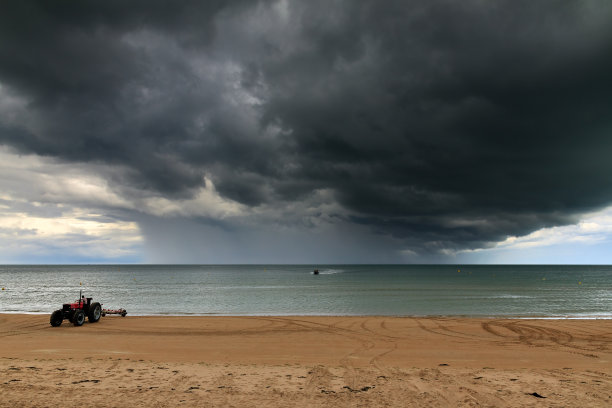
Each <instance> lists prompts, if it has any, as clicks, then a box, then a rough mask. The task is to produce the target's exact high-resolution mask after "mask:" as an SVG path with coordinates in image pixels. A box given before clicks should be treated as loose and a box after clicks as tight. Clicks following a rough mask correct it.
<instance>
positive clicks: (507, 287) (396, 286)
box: [0, 265, 612, 318]
mask: <svg viewBox="0 0 612 408" xmlns="http://www.w3.org/2000/svg"><path fill="white" fill-rule="evenodd" d="M314 267H316V268H318V269H319V271H320V274H319V275H313V274H312V270H313V269H314ZM0 286H1V287H4V288H5V289H4V290H2V291H0V312H2V313H50V312H51V311H53V310H54V309H57V308H58V307H60V306H61V304H62V303H65V302H69V301H72V300H74V299H76V298H77V297H78V294H79V290H83V293H84V294H86V295H87V296H93V297H94V298H95V299H96V300H98V301H100V302H101V303H103V304H104V307H108V308H119V307H123V308H125V309H127V310H128V313H129V314H131V315H159V314H171V315H183V314H198V315H391V316H512V317H582V318H612V266H563V265H548V266H546V265H544V266H542V265H537V266H525V265H518V266H517V265H459V266H457V265H316V266H310V265H308V266H303V265H221V266H215V265H93V266H89V265H88V266H83V265H68V266H62V265H36V266H26V265H20V266H15V265H4V266H0Z"/></svg>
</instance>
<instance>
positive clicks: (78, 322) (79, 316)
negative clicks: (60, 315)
mask: <svg viewBox="0 0 612 408" xmlns="http://www.w3.org/2000/svg"><path fill="white" fill-rule="evenodd" d="M83 323H85V312H83V311H82V310H81V309H77V310H75V311H74V314H73V315H72V324H74V325H75V326H82V325H83Z"/></svg>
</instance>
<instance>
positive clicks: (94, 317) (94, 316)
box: [87, 302, 102, 323]
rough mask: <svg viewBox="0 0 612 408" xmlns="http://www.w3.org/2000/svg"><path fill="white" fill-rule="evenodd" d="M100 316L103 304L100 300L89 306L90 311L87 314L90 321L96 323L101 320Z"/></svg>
mask: <svg viewBox="0 0 612 408" xmlns="http://www.w3.org/2000/svg"><path fill="white" fill-rule="evenodd" d="M100 316H102V306H101V305H100V304H99V303H98V302H94V303H92V304H91V306H89V313H88V314H87V319H88V320H89V323H95V322H97V321H98V320H100Z"/></svg>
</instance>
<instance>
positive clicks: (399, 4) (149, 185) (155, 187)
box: [0, 0, 612, 262]
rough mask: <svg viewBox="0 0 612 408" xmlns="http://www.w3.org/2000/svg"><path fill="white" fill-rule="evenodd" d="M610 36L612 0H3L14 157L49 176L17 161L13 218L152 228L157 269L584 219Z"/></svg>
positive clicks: (601, 153) (601, 141)
mask: <svg viewBox="0 0 612 408" xmlns="http://www.w3.org/2000/svg"><path fill="white" fill-rule="evenodd" d="M610 21H612V3H610V2H608V1H603V0H602V1H595V0H593V1H581V2H575V1H566V0H564V1H557V0H547V1H536V2H534V1H521V0H518V1H517V0H512V1H509V0H508V1H483V0H467V1H461V2H458V1H450V0H434V1H405V0H402V1H399V0H398V1H392V0H391V1H365V0H360V1H349V0H347V1H284V0H278V1H263V0H262V1H207V2H201V1H162V0H147V1H129V2H125V1H118V0H115V1H112V0H109V1H104V2H100V1H85V0H83V1H59V0H57V1H53V0H52V1H49V0H40V1H3V2H1V3H0V145H2V146H3V149H4V150H3V153H2V154H3V157H7V158H9V159H10V158H13V159H15V158H19V157H21V158H22V159H23V160H30V161H37V163H39V166H42V167H44V171H43V170H41V171H40V172H39V173H37V174H38V176H36V177H34V176H32V177H31V178H28V179H27V180H25V176H24V172H23V171H25V170H23V169H22V170H23V171H22V170H19V171H17V170H15V168H16V167H15V166H17V165H16V164H12V165H11V166H6V165H5V168H7V169H13V171H14V173H10V174H9V173H6V172H5V174H4V175H3V177H2V179H3V180H2V188H3V189H4V190H5V196H3V200H4V201H3V202H4V207H6V208H8V210H6V211H7V213H11V214H17V213H19V214H23V213H28V214H34V213H35V212H36V209H19V210H18V209H17V207H19V208H21V207H23V206H25V205H26V204H27V203H28V202H34V201H35V202H37V203H42V204H44V205H39V207H40V208H39V210H38V211H39V212H46V213H49V214H45V215H42V216H44V217H47V218H49V217H56V216H57V213H62V211H64V212H65V211H68V210H67V209H70V208H71V209H72V210H74V211H76V210H75V209H77V208H89V209H95V212H96V214H98V215H100V214H102V215H104V216H105V217H110V218H112V220H115V221H117V222H119V224H118V225H122V226H124V227H125V226H126V225H127V226H129V225H132V224H131V223H135V224H136V225H138V228H139V231H140V232H141V233H142V234H144V239H145V244H143V245H145V246H147V245H148V251H149V254H157V257H156V256H153V255H150V256H148V258H147V259H153V260H155V261H164V260H168V259H170V260H175V259H176V258H173V257H172V256H171V255H169V254H166V255H164V252H163V248H170V247H171V248H174V249H173V250H175V251H179V252H177V254H178V255H177V256H179V255H180V256H186V254H187V253H189V254H191V255H192V256H191V257H187V258H186V259H187V260H190V261H200V262H207V261H216V260H219V259H220V260H234V261H265V260H274V259H276V260H279V261H283V262H291V261H308V260H309V259H311V258H314V259H316V258H317V256H320V257H322V259H326V260H330V261H351V260H354V261H359V262H367V261H401V260H410V259H415V260H429V259H434V260H435V259H442V258H443V257H444V256H447V255H448V254H452V253H456V252H458V251H465V250H479V249H483V248H489V247H492V246H494V245H496V243H500V242H506V240H507V239H508V238H509V237H520V236H527V235H529V234H531V233H533V232H534V231H537V230H540V229H543V228H553V227H558V226H564V225H570V224H575V223H577V222H578V221H579V220H580V217H581V215H582V214H585V213H587V212H591V211H596V210H599V209H603V208H605V207H607V206H609V205H610V204H612V177H610V175H611V174H612V160H611V159H610V157H612V51H611V50H612V24H610ZM9 159H6V160H9ZM15 160H16V159H15ZM5 162H6V161H5ZM6 171H8V170H6ZM28 171H31V167H28ZM42 173H44V174H45V175H48V174H55V175H56V176H57V177H56V178H54V180H59V184H57V183H52V182H50V181H49V180H48V179H44V180H43V179H41V177H42V176H41V174H42ZM11 174H12V175H11ZM19 177H21V178H24V180H22V181H23V182H17V181H15V180H16V178H19ZM83 178H84V179H85V180H86V181H85V182H84V181H83ZM77 179H78V180H80V182H81V183H84V184H82V185H81V187H79V185H75V184H74V183H75V182H74V180H77ZM45 180H46V181H45ZM70 180H73V181H72V182H71V181H70ZM43 181H44V183H43ZM71 183H72V184H71ZM92 186H93V187H92ZM94 187H95V188H94ZM79 192H80V193H79ZM42 208H44V210H43V209H42ZM52 214H55V215H52ZM39 215H40V214H39ZM126 228H127V227H126ZM170 237H171V238H170ZM170 243H173V244H172V245H171V244H170ZM130 245H134V244H133V242H132V244H130ZM138 245H140V244H138ZM203 248H204V249H203ZM160 251H161V252H160ZM275 254H276V255H275ZM165 256H166V257H165ZM411 257H412V258H411Z"/></svg>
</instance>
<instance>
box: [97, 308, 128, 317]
mask: <svg viewBox="0 0 612 408" xmlns="http://www.w3.org/2000/svg"><path fill="white" fill-rule="evenodd" d="M106 315H120V316H121V317H125V315H127V310H125V309H102V317H104V316H106Z"/></svg>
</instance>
